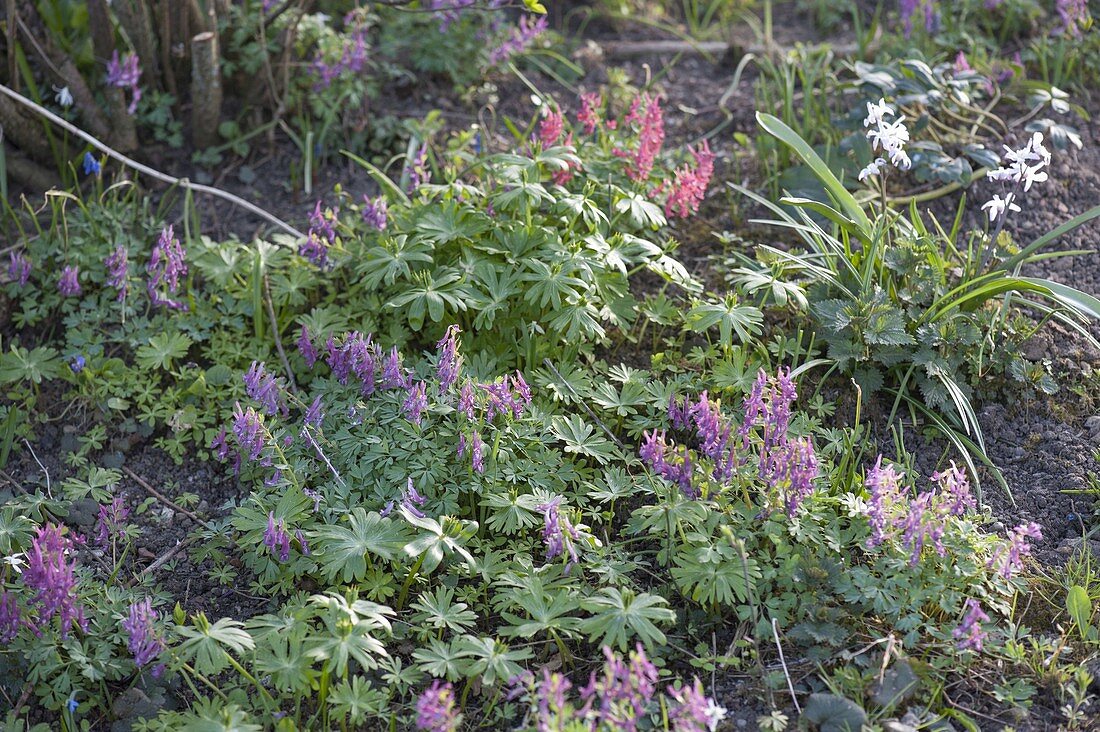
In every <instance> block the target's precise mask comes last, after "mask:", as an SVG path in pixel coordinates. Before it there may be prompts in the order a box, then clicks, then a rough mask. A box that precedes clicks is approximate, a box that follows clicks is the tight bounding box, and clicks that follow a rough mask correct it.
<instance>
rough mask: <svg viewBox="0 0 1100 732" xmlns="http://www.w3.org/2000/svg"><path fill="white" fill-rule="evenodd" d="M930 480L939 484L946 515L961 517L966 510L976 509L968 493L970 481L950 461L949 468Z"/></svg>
mask: <svg viewBox="0 0 1100 732" xmlns="http://www.w3.org/2000/svg"><path fill="white" fill-rule="evenodd" d="M932 480H934V481H936V482H937V483H939V486H940V495H941V497H942V499H943V500H946V501H947V513H948V514H950V515H952V516H962V515H964V514H965V513H966V512H967V511H968V510H970V511H973V510H976V509H977V507H978V506H977V503H975V501H974V496H973V495H971V493H970V481H969V480H968V479H967V477H966V472H965V471H963V470H962V469H961V468H959V466H957V465H956V464H955V461H954V460H952V461H951V467H950V468H948V469H947V470H944V471H941V472H939V473H934V474H933V475H932Z"/></svg>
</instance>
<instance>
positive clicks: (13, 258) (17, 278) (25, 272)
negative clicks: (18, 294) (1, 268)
mask: <svg viewBox="0 0 1100 732" xmlns="http://www.w3.org/2000/svg"><path fill="white" fill-rule="evenodd" d="M8 276H9V277H11V279H12V281H13V282H18V283H19V286H20V287H23V286H24V285H26V284H27V280H28V279H30V276H31V260H29V259H27V256H26V255H25V254H23V253H22V252H12V253H11V255H10V258H9V260H8Z"/></svg>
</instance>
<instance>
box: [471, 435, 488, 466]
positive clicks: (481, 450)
mask: <svg viewBox="0 0 1100 732" xmlns="http://www.w3.org/2000/svg"><path fill="white" fill-rule="evenodd" d="M470 463H471V465H473V468H474V472H476V473H484V472H485V443H484V442H482V441H481V435H480V434H478V433H477V432H476V431H475V432H474V434H473V435H471V436H470Z"/></svg>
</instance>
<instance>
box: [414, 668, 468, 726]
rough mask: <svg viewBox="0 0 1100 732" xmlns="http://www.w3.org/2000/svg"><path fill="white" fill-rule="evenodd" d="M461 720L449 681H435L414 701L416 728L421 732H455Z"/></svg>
mask: <svg viewBox="0 0 1100 732" xmlns="http://www.w3.org/2000/svg"><path fill="white" fill-rule="evenodd" d="M461 720H462V717H461V715H460V714H459V713H458V709H456V708H455V694H454V688H453V687H452V686H451V682H449V681H448V682H443V681H440V680H439V679H436V680H435V681H433V682H432V685H431V686H430V687H428V688H427V689H425V690H424V692H423V693H421V694H420V697H419V698H418V699H417V700H416V728H417V729H418V730H422V732H455V730H457V729H458V724H459V722H460V721H461Z"/></svg>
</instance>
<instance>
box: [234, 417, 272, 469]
mask: <svg viewBox="0 0 1100 732" xmlns="http://www.w3.org/2000/svg"><path fill="white" fill-rule="evenodd" d="M233 434H234V435H235V436H236V438H237V444H238V445H239V446H240V448H241V451H242V452H243V453H244V454H245V455H247V456H248V459H249V460H252V461H255V460H258V459H259V458H260V455H261V454H262V453H263V451H264V444H265V443H266V442H267V431H266V430H265V429H264V421H263V417H262V416H260V415H259V414H258V413H257V412H256V410H255V409H253V408H252V407H249V408H248V409H246V410H242V409H241V405H240V404H239V403H238V404H236V405H234V407H233Z"/></svg>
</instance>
